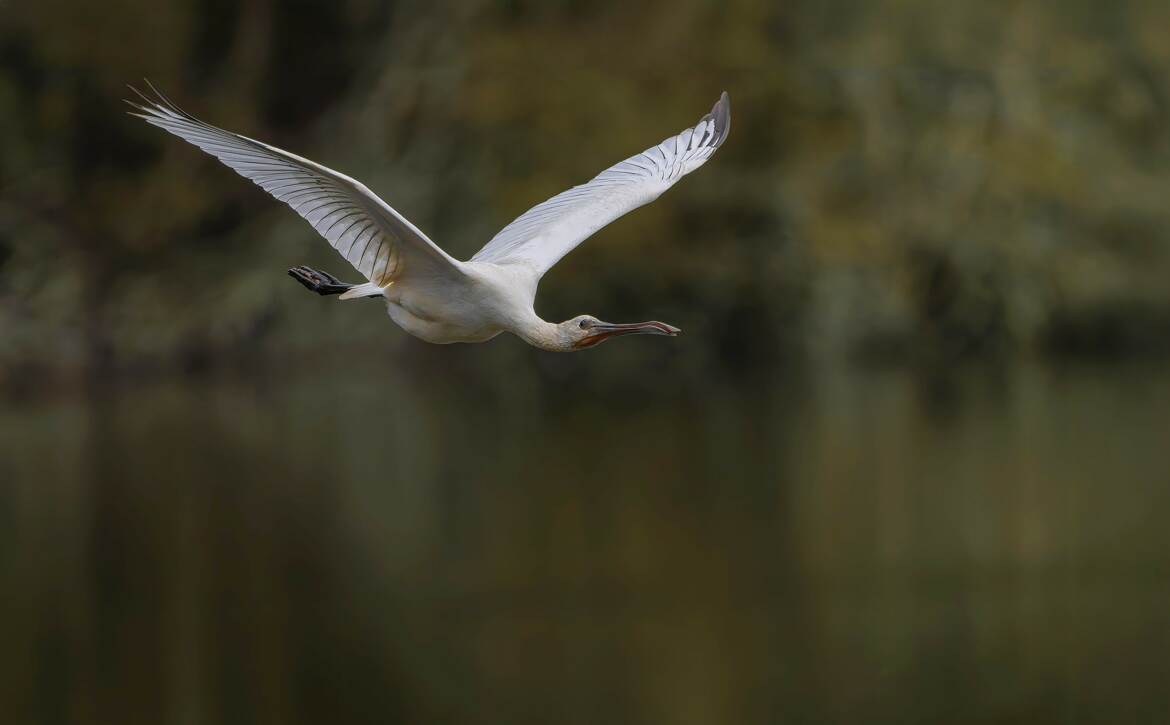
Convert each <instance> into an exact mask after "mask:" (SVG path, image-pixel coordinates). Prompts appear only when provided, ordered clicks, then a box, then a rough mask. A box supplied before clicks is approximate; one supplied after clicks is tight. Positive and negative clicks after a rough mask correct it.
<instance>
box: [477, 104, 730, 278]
mask: <svg viewBox="0 0 1170 725" xmlns="http://www.w3.org/2000/svg"><path fill="white" fill-rule="evenodd" d="M730 128H731V101H730V99H728V97H727V93H726V92H725V93H723V95H722V96H720V97H719V101H718V103H716V104H715V107H714V108H712V109H711V112H710V113H708V114H707V115H706V116H703V117H702V118H701V119H699V122H698V123H697V124H695V126H694V127H693V128H688V129H687V130H685V131H683V132H682V133H680V134H678V135H677V136H671V137H670V138H668V139H666V140H665V141H663V142H662V143H660V144H658V145H657V146H652V147H650V148H649V149H647V150H646V151H643V152H642V153H640V154H638V155H637V156H631V157H630V158H628V159H626V160H625V161H622V162H621V163H619V164H617V165H615V166H611V167H609V168H608V169H606V170H605V171H603V172H601V173H600V174H599V175H597V176H596V177H594V178H593V180H592V181H589V182H587V183H585V184H581V185H580V186H574V187H573V188H572V189H569V190H568V191H565V192H562V193H560V194H557V195H556V196H554V197H553V198H551V199H549V200H548V201H546V202H544V203H542V204H538V205H537V206H534V207H532V208H531V209H529V210H528V211H526V212H524V214H523V215H521V216H520V217H519V218H518V219H516V220H515V221H514V222H512V223H511V224H509V225H508V226H506V227H504V228H503V229H502V230H501V231H500V233H499V234H497V235H496V236H495V237H493V238H492V240H491V241H490V242H488V243H487V244H486V245H485V246H484V248H483V249H481V250H479V252H477V253H476V255H475V256H474V257H472V258H471V259H472V261H473V262H495V263H497V264H511V263H523V264H528V265H530V266H531V267H533V268H534V269H535V271H536V272H537V274H538V275H543V274H544V273H545V272H547V271H548V270H549V268H550V267H552V266H553V265H554V264H556V263H557V262H558V261H560V259H561V257H564V256H565V255H566V254H568V253H569V252H571V251H572V250H573V248H574V247H576V246H577V245H578V244H580V243H581V242H583V241H585V240H586V239H588V238H589V236H590V235H592V234H593V233H594V232H596V231H597V230H598V229H601V228H602V227H604V226H605V225H607V224H609V223H610V222H612V221H614V220H615V219H617V218H618V217H620V216H622V215H623V214H626V213H627V212H630V211H633V210H634V209H637V208H638V207H640V206H642V205H644V204H648V203H650V202H652V201H654V200H655V199H657V198H658V197H659V195H661V194H662V192H664V191H666V190H667V189H669V188H670V187H671V186H673V185H674V183H675V182H676V181H678V180H679V179H681V178H682V177H683V176H685V175H686V174H689V173H690V172H692V171H694V170H695V169H697V168H699V167H700V166H702V165H703V162H705V161H706V160H707V159H709V158H710V157H711V154H713V153H715V149H717V148H719V146H720V145H721V144H722V143H723V141H724V139H726V138H727V132H728V131H729V130H730Z"/></svg>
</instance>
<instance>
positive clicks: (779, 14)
mask: <svg viewBox="0 0 1170 725" xmlns="http://www.w3.org/2000/svg"><path fill="white" fill-rule="evenodd" d="M142 76H148V77H150V78H151V79H152V80H153V81H154V82H156V83H157V84H158V85H159V86H160V87H161V88H163V89H164V90H165V91H167V92H168V94H170V95H171V96H173V97H174V98H175V99H176V100H177V101H178V102H179V103H180V104H182V105H184V106H186V107H187V108H189V109H190V110H192V111H193V112H196V113H197V114H198V115H200V116H202V117H204V118H206V119H207V120H209V121H211V122H213V123H216V124H217V125H221V126H224V127H226V128H229V129H232V130H236V131H239V132H242V133H245V134H247V135H250V136H253V137H257V138H261V139H264V140H266V141H269V142H271V143H274V144H276V145H280V146H283V147H286V148H289V149H290V150H293V151H295V152H298V153H301V154H303V155H307V156H309V157H311V158H314V159H316V160H318V161H320V162H322V163H325V164H327V165H330V166H333V167H335V168H338V169H341V170H343V171H345V172H347V173H349V174H351V175H353V176H356V177H358V178H360V179H362V180H364V181H365V182H366V183H367V184H369V185H370V186H371V187H372V188H373V189H374V190H375V191H377V192H378V193H379V194H381V195H382V196H383V197H384V198H385V199H386V200H387V201H389V202H390V203H391V204H392V205H394V206H395V207H396V208H397V209H398V210H399V211H401V212H403V213H404V214H405V215H406V216H407V217H408V218H410V219H412V220H413V221H414V222H415V223H417V224H418V225H419V226H420V227H421V228H422V229H424V230H425V231H426V232H427V233H428V234H429V235H430V236H431V237H432V238H434V239H435V240H436V241H437V242H438V243H439V244H440V245H442V246H444V247H445V248H446V249H448V250H449V251H451V252H452V253H453V254H454V255H456V256H458V257H461V258H466V257H468V256H470V255H471V254H472V253H473V252H474V251H475V250H476V249H477V248H478V247H479V246H480V245H482V244H483V243H484V242H485V241H486V240H487V239H489V238H490V237H491V235H492V234H493V233H494V232H495V231H496V230H497V229H498V228H500V227H501V226H503V225H504V224H506V223H507V222H508V221H509V220H510V219H512V218H513V217H515V216H517V215H518V214H520V213H521V212H523V211H524V210H525V209H526V208H528V207H529V206H531V205H533V204H535V203H537V202H539V201H541V200H543V199H545V198H547V197H549V196H551V195H553V194H555V193H557V192H559V191H560V190H562V189H564V188H566V187H567V186H569V185H571V184H574V183H579V182H581V181H583V180H585V179H588V178H589V177H591V176H592V175H593V174H595V173H597V172H598V171H600V170H601V169H602V168H604V167H605V166H607V165H608V164H610V163H612V162H614V161H617V160H619V159H621V158H623V157H625V156H626V155H628V154H630V153H633V152H636V151H638V150H641V149H643V148H645V147H646V146H648V145H650V144H651V143H653V142H656V141H658V140H660V139H661V138H663V137H665V136H666V135H667V134H669V133H671V132H674V131H677V130H678V129H680V128H683V127H685V126H686V125H688V124H690V123H691V122H693V121H694V120H695V119H696V118H698V116H699V115H701V114H702V113H703V112H704V111H705V110H706V109H707V108H708V107H709V105H710V104H711V103H712V102H713V101H714V99H715V98H716V97H717V95H718V93H719V91H720V90H723V89H727V90H728V91H729V92H730V94H731V96H732V101H733V123H732V127H733V132H732V135H731V139H730V141H729V143H728V144H727V145H726V146H725V147H724V148H723V149H722V150H721V152H720V153H719V154H718V155H717V156H716V157H715V158H714V159H713V161H712V162H711V163H710V164H708V165H707V166H706V167H704V168H703V169H702V171H701V172H700V173H698V174H696V175H694V176H692V177H690V178H688V179H686V180H685V181H684V182H683V183H681V184H679V186H678V187H676V188H675V189H673V190H672V191H671V192H669V193H668V194H666V195H665V196H664V197H663V198H662V199H661V200H659V201H658V202H657V203H655V204H653V205H651V206H649V207H646V208H644V209H641V210H638V211H637V212H635V213H633V214H631V215H630V216H629V217H626V218H624V219H622V220H620V221H619V222H617V223H615V224H614V225H613V226H612V227H610V228H607V229H605V230H604V231H603V232H601V233H600V234H598V235H597V238H595V239H593V240H591V241H590V242H589V243H588V244H587V245H585V246H584V248H583V249H581V250H578V251H577V252H576V253H575V254H573V255H571V256H570V257H568V258H567V259H566V260H565V261H563V262H562V263H561V264H560V265H558V266H557V267H556V268H555V269H554V270H553V272H551V273H550V275H549V276H548V277H547V278H546V281H545V284H544V286H543V288H542V291H541V295H540V297H539V299H538V311H540V312H542V313H543V314H544V315H545V316H546V317H549V318H553V319H563V318H567V317H569V316H572V315H574V314H578V313H582V312H591V313H595V314H598V315H600V316H603V317H605V318H611V319H643V318H646V317H654V318H658V319H665V320H668V321H671V322H674V323H676V324H679V325H681V326H682V327H683V328H685V329H686V331H687V332H688V333H689V335H688V337H687V338H685V339H686V341H687V342H686V344H685V345H684V346H682V347H679V348H676V349H677V350H679V353H678V354H679V355H680V356H685V358H686V361H687V364H690V365H692V366H693V367H694V369H708V367H709V366H711V365H717V366H726V365H739V366H745V365H746V366H751V365H756V364H762V363H768V362H771V361H774V360H777V359H779V357H780V356H791V357H798V358H803V357H804V356H834V357H860V358H861V359H867V360H873V359H877V360H886V359H894V360H905V359H913V360H924V361H927V362H930V363H935V364H947V363H950V362H953V361H955V360H960V359H964V358H968V357H985V356H994V357H999V356H1005V355H1020V354H1024V355H1037V354H1044V355H1118V354H1135V353H1137V354H1146V353H1155V352H1164V351H1166V350H1167V348H1168V347H1170V346H1168V344H1167V343H1168V341H1170V284H1168V283H1167V280H1170V243H1168V242H1170V239H1168V232H1167V226H1168V225H1167V221H1168V220H1170V218H1168V213H1167V204H1166V201H1165V199H1166V196H1167V192H1168V191H1170V5H1168V4H1166V3H1165V2H1157V1H1154V0H1149V1H1146V0H1124V1H1121V2H1105V1H1104V0H1100V1H1090V0H1079V1H1077V2H1066V3H1042V2H1022V1H1021V2H1009V1H1007V0H997V1H992V2H956V3H932V2H927V1H926V0H877V1H874V2H860V1H859V0H829V1H828V2H811V1H809V0H797V1H794V2H785V3H770V2H763V1H760V0H731V1H728V2H712V1H711V0H674V1H673V2H669V3H665V2H664V3H637V4H631V3H621V2H581V1H574V0H564V1H561V2H525V1H523V0H503V1H496V2H487V1H481V2H469V3H462V2H460V3H429V2H418V1H412V0H404V1H402V2H395V3H383V2H375V1H374V0H344V1H342V2H333V3H312V2H306V1H305V0H247V1H245V2H238V3H237V2H230V1H228V0H184V1H180V2H170V3H162V4H159V3H153V2H145V0H117V1H115V2H108V3H101V4H92V3H80V2H70V1H69V0H44V1H42V2H38V3H6V4H4V5H3V6H0V144H2V147H0V338H2V341H0V380H5V379H6V380H7V381H8V382H13V381H14V380H24V379H25V375H24V374H25V373H29V372H33V371H51V372H53V373H57V372H72V373H82V372H85V371H118V370H143V369H171V368H174V367H176V366H178V367H188V368H189V367H201V366H206V365H210V364H214V363H216V362H217V361H221V360H232V359H236V358H237V357H238V356H240V355H248V356H251V355H261V356H269V355H272V356H278V355H282V354H289V353H294V352H296V353H304V352H307V351H310V350H322V349H330V350H347V351H372V352H375V353H379V354H380V353H386V354H388V355H407V356H426V355H430V354H432V353H429V352H425V351H424V348H423V345H422V344H421V343H418V342H416V341H414V340H411V339H409V338H408V337H407V336H406V335H405V334H404V333H401V332H400V331H397V330H395V329H391V327H390V325H391V323H390V322H389V321H388V320H387V319H386V317H385V315H384V314H383V313H382V311H381V310H380V309H378V308H377V305H373V304H367V303H356V306H355V304H350V305H346V306H345V307H343V308H342V307H337V306H335V305H333V304H329V303H326V302H323V301H321V300H318V299H316V298H310V297H309V296H308V295H306V294H305V293H304V292H303V291H302V290H301V289H300V288H299V287H297V286H296V285H294V284H293V283H292V282H291V281H289V280H287V279H286V278H285V276H284V269H285V268H287V267H289V266H292V265H294V264H300V263H309V264H313V265H316V266H320V267H323V268H325V269H329V270H332V271H334V272H336V273H338V274H341V273H342V272H344V274H341V276H343V277H345V276H353V275H352V273H351V271H350V270H349V269H348V268H347V267H346V266H345V265H344V263H343V262H342V261H341V260H340V259H338V258H337V257H336V256H335V255H334V254H333V253H332V252H331V251H330V250H329V249H328V248H327V246H326V245H324V244H321V243H319V242H318V241H316V238H315V235H314V234H313V232H312V230H311V229H310V228H309V227H308V226H307V225H305V224H304V223H303V222H301V221H300V220H299V219H297V218H296V217H295V215H293V214H291V213H290V212H289V211H288V210H287V209H285V208H283V207H282V206H281V205H279V204H277V203H276V202H274V201H272V200H271V199H269V198H267V197H266V196H265V195H264V194H263V193H262V192H260V191H259V190H257V189H256V188H254V187H253V186H252V185H250V184H248V183H246V182H245V181H243V180H242V179H239V178H237V177H235V176H234V175H232V174H231V172H230V171H228V170H226V169H224V168H222V167H221V166H219V165H218V164H217V163H216V162H215V161H214V160H213V159H210V158H206V157H204V156H203V155H202V154H201V153H200V152H198V151H197V150H195V149H193V148H190V147H188V146H187V145H185V144H183V143H182V142H180V141H178V140H177V139H174V138H171V137H168V136H166V135H165V134H162V133H161V132H159V131H157V130H155V129H152V128H150V127H148V126H146V125H145V124H143V123H141V122H139V121H138V120H137V119H134V118H131V117H128V116H126V115H124V114H123V113H122V111H123V107H122V105H121V99H122V98H123V97H125V96H126V95H127V94H128V91H126V90H125V89H124V84H125V83H126V82H127V81H131V82H137V80H138V79H139V78H140V77H142ZM659 342H660V341H659ZM487 348H488V351H485V352H483V353H481V354H482V356H483V358H484V360H485V362H484V365H485V366H488V367H491V366H497V365H499V366H502V365H515V364H528V365H532V366H536V367H539V365H540V363H537V362H534V361H535V360H536V358H537V357H538V354H537V353H530V352H528V351H522V350H521V349H520V348H521V346H520V343H518V342H516V341H515V340H509V341H506V342H505V341H503V339H501V340H500V341H496V342H493V343H491V344H490V345H488V346H487ZM606 349H607V350H612V348H606ZM638 349H639V350H648V349H650V347H649V346H647V347H640V348H638ZM659 349H660V348H659ZM596 354H603V353H596ZM604 354H609V355H615V354H616V355H621V354H623V353H612V352H610V353H604ZM626 354H629V353H626ZM629 359H633V358H632V357H631V358H629ZM524 361H526V362H524Z"/></svg>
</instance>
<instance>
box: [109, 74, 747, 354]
mask: <svg viewBox="0 0 1170 725" xmlns="http://www.w3.org/2000/svg"><path fill="white" fill-rule="evenodd" d="M147 84H148V85H149V87H150V90H151V91H152V92H153V93H154V95H155V98H149V97H147V96H146V95H144V94H143V93H141V92H139V91H138V89H136V88H133V87H131V90H133V91H134V92H135V93H137V94H138V96H139V97H140V98H141V100H142V101H143V103H141V104H140V103H135V102H132V101H127V103H130V105H131V106H133V107H134V108H135V109H136V111H132V112H131V115H134V116H138V117H140V118H143V119H146V121H147V123H150V124H151V125H154V126H158V127H159V128H161V129H163V130H164V131H169V132H170V133H172V134H174V135H176V136H178V137H179V138H182V139H183V140H185V141H188V142H190V143H192V144H194V145H195V146H198V147H199V148H201V149H203V150H204V151H206V152H207V153H209V154H211V155H212V156H214V157H216V158H217V159H219V160H220V161H222V162H223V163H224V164H225V165H227V166H228V167H230V168H232V169H233V170H235V171H236V172H237V173H239V174H240V175H241V176H244V177H246V178H248V179H251V180H252V181H253V182H255V183H256V184H257V185H258V186H260V187H261V188H262V189H264V190H265V191H267V192H268V193H269V194H271V195H272V196H273V197H275V198H276V199H277V200H279V201H283V202H284V203H285V204H287V205H289V206H290V207H292V209H293V211H295V212H296V213H297V214H300V215H301V217H303V218H304V219H305V221H307V222H309V224H311V225H312V226H313V228H314V229H315V230H317V232H318V233H319V234H320V235H321V236H322V237H324V238H325V239H326V240H327V241H328V242H329V243H330V244H331V245H332V246H333V248H334V249H336V250H337V251H338V252H339V253H340V254H341V256H342V257H344V258H345V259H346V261H348V262H349V263H350V264H352V265H353V266H354V268H355V269H357V271H358V272H360V273H361V274H362V276H363V277H365V279H366V281H365V282H363V283H360V284H348V283H345V282H342V281H340V280H338V279H337V278H336V277H334V276H332V275H330V274H327V273H325V272H318V271H316V270H313V269H310V268H308V267H303V266H301V267H294V268H292V269H290V270H289V271H288V273H289V275H291V276H292V277H293V278H294V279H296V280H297V281H298V282H300V283H301V284H302V285H304V286H305V287H307V288H308V289H310V290H312V291H314V292H316V293H317V294H320V295H339V296H340V299H343V300H347V299H355V298H363V297H383V298H385V300H386V306H387V310H388V312H389V315H390V318H391V319H392V320H394V322H395V323H397V324H398V326H399V327H401V328H402V329H404V330H406V331H407V332H408V333H410V334H411V335H414V336H415V337H418V338H421V339H423V340H426V341H427V342H433V343H441V344H442V343H452V342H484V341H486V340H490V339H492V338H493V337H495V336H496V335H498V334H500V333H501V332H511V333H512V334H514V335H516V336H517V337H519V338H521V339H522V340H524V341H525V342H527V343H528V344H530V345H533V346H535V347H538V348H540V349H542V350H549V351H553V352H572V351H576V350H584V349H586V348H590V347H593V346H594V345H597V344H599V343H601V342H604V341H605V340H608V339H610V338H611V337H619V336H622V335H637V334H643V335H669V336H675V335H677V334H678V333H679V332H680V330H679V329H678V328H677V327H674V326H672V325H668V324H666V323H664V322H653V321H652V322H636V323H629V324H614V323H610V322H602V321H601V320H599V319H597V318H596V317H594V316H592V315H579V316H577V317H574V318H573V319H571V320H566V321H565V322H561V323H552V322H546V321H545V320H543V319H541V318H540V316H539V315H537V314H536V311H535V309H534V308H533V303H534V301H535V299H536V288H537V285H538V284H539V283H540V278H541V277H543V276H544V274H545V272H547V271H548V270H549V269H550V268H551V267H552V266H553V265H554V264H556V263H557V262H558V261H559V260H560V259H561V258H562V257H564V256H565V255H566V254H568V253H569V252H571V251H572V250H573V249H574V248H575V247H576V246H577V245H578V244H580V243H581V242H583V241H585V240H586V239H587V238H589V237H590V236H591V235H592V234H593V233H594V232H596V231H597V230H599V229H601V228H602V227H604V226H605V225H607V224H609V223H610V222H612V221H614V220H615V219H617V218H618V217H620V216H622V215H623V214H626V213H627V212H630V211H633V210H634V209H636V208H638V207H640V206H642V205H644V204H648V203H650V202H652V201H654V200H655V199H657V198H658V197H659V196H660V195H661V194H662V193H663V192H664V191H666V190H667V189H669V188H670V187H671V186H674V184H675V183H676V182H677V181H678V180H679V179H681V178H682V177H683V176H685V175H686V174H689V173H690V172H692V171H694V170H695V169H697V168H699V167H700V166H702V165H703V163H704V162H706V161H707V159H709V158H710V157H711V155H712V154H713V153H715V149H717V148H719V146H720V145H722V144H723V142H724V140H726V139H727V133H728V131H729V130H730V125H731V102H730V100H729V99H728V97H727V93H723V94H722V95H721V96H720V97H719V101H718V102H717V103H716V104H715V106H714V107H713V108H712V109H711V112H710V113H708V114H707V115H705V116H703V117H702V118H701V119H699V122H698V123H697V124H695V125H694V126H692V127H691V128H688V129H686V130H684V131H683V132H682V133H679V134H677V135H674V136H670V137H669V138H667V139H666V140H665V141H663V142H662V143H660V144H657V145H655V146H651V147H650V148H649V149H647V150H646V151H643V152H642V153H640V154H636V155H634V156H631V157H630V158H628V159H626V160H625V161H622V162H620V163H618V164H615V165H614V166H611V167H609V168H608V169H606V170H605V171H603V172H601V173H600V174H598V175H597V176H596V177H594V178H593V179H592V180H591V181H588V182H586V183H584V184H581V185H579V186H574V187H573V188H571V189H569V190H568V191H565V192H562V193H560V194H557V195H556V196H554V197H552V198H551V199H549V200H547V201H545V202H543V203H541V204H537V205H536V206H534V207H532V208H531V209H529V210H528V211H526V212H524V214H522V215H521V216H520V217H519V218H517V219H516V220H515V221H513V222H512V223H511V224H509V225H508V226H506V227H504V228H503V229H502V230H501V231H500V232H499V233H498V234H496V236H494V237H492V239H491V241H489V242H488V243H487V244H486V245H485V246H484V247H483V249H481V250H479V251H478V252H476V254H475V256H473V257H472V258H471V259H470V260H468V261H466V262H460V261H458V260H456V259H454V258H452V257H451V256H450V255H449V254H447V253H446V252H444V251H443V250H442V249H440V248H439V246H438V245H436V244H435V243H434V242H432V241H431V240H430V239H429V238H428V237H427V235H425V234H423V233H422V232H421V231H420V230H419V229H418V227H416V226H415V225H414V224H411V223H410V221H408V220H407V219H406V218H405V217H403V216H402V215H401V214H399V213H398V212H397V211H395V210H394V209H393V208H392V207H391V206H390V205H389V204H387V203H386V202H384V201H382V200H381V199H380V198H378V197H377V196H376V195H375V194H374V193H373V192H372V191H370V190H369V189H368V188H366V186H365V185H364V184H362V183H361V182H359V181H357V180H355V179H352V178H350V177H348V176H346V175H344V174H341V173H339V172H337V171H334V170H333V169H329V168H326V167H324V166H322V165H320V164H318V163H316V162H313V161H310V160H308V159H306V158H302V157H300V156H297V155H295V154H291V153H289V152H288V151H284V150H282V149H278V148H276V147H275V146H269V145H268V144H266V143H263V142H262V141H256V140H255V139H251V138H248V137H247V136H242V135H240V134H237V133H232V132H231V131H225V130H223V129H221V128H217V127H215V126H212V125H211V124H208V123H205V122H203V121H200V120H199V119H197V118H195V117H194V116H192V115H191V114H189V113H187V112H186V111H184V110H182V109H181V108H179V107H178V106H177V105H175V103H174V102H172V101H171V100H170V99H169V98H167V96H165V95H164V94H163V93H161V92H160V91H158V90H157V89H156V88H154V86H153V85H150V82H149V81H147Z"/></svg>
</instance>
